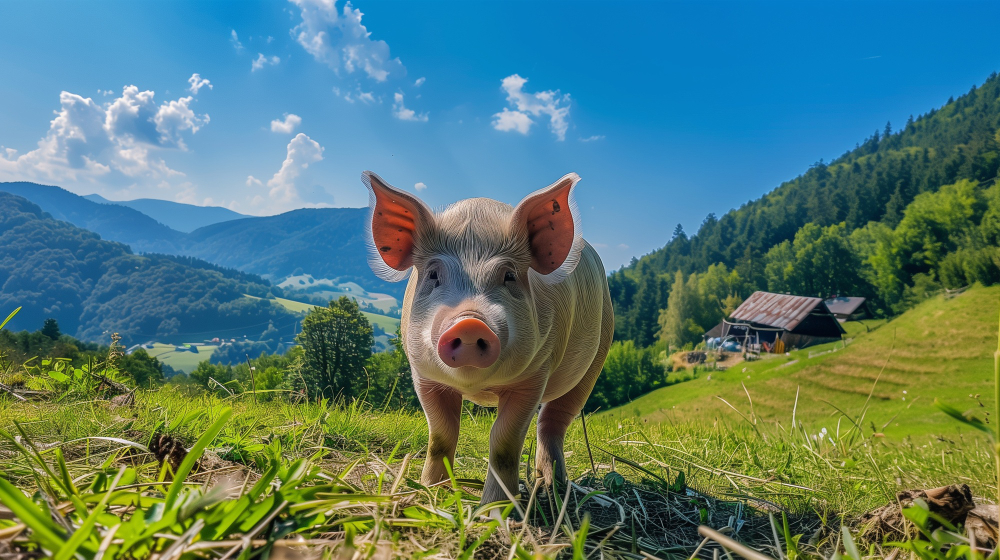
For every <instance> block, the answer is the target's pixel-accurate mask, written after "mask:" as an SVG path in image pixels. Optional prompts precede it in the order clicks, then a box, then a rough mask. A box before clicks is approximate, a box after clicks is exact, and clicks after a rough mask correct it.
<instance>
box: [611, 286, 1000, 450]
mask: <svg viewBox="0 0 1000 560" xmlns="http://www.w3.org/2000/svg"><path fill="white" fill-rule="evenodd" d="M998 305H1000V286H993V287H990V288H983V287H980V286H977V287H974V288H972V289H970V290H968V291H967V292H966V293H964V294H962V295H960V296H958V297H955V298H953V299H945V298H944V296H938V297H935V298H932V299H930V300H928V301H925V302H923V303H921V304H920V305H918V306H917V307H915V308H914V309H911V310H910V311H908V312H906V313H904V314H903V315H901V316H899V317H897V318H896V319H894V320H892V321H890V322H887V323H884V324H882V325H880V326H879V327H878V328H877V329H875V330H873V331H872V332H870V333H865V332H864V329H863V328H858V326H857V325H849V328H851V329H852V330H851V334H852V335H854V336H855V338H854V342H853V343H852V344H850V345H848V346H847V347H846V349H844V348H843V345H842V344H841V343H834V344H827V345H823V346H818V347H813V348H808V349H804V350H799V351H795V352H791V355H790V356H787V357H786V356H778V357H770V359H765V360H761V361H759V362H750V363H744V364H740V365H739V366H737V367H734V368H731V369H730V370H728V371H725V372H713V373H712V374H711V378H710V379H709V375H708V373H707V372H701V373H699V375H698V378H697V379H694V380H691V381H688V382H684V383H680V384H677V385H673V386H670V387H666V388H663V389H658V390H656V391H654V392H652V393H649V394H647V395H644V396H643V397H640V398H638V399H636V400H635V401H633V402H631V403H629V404H627V405H623V406H621V407H619V408H617V409H614V410H612V411H608V412H606V413H605V414H607V415H610V416H635V417H640V418H642V419H643V420H646V421H649V422H668V423H670V422H696V423H701V424H703V425H711V424H712V423H714V422H717V421H720V420H726V421H731V420H733V419H734V418H739V416H738V415H737V414H736V412H734V411H733V409H732V408H731V407H730V406H729V405H727V404H726V403H725V402H723V400H722V399H725V401H728V402H729V403H730V404H732V405H733V406H735V407H736V408H737V409H739V410H740V411H741V412H742V413H743V414H746V415H748V416H749V414H750V412H751V404H750V400H751V399H752V412H753V414H754V415H755V416H756V417H757V418H758V420H759V421H760V422H768V423H774V422H780V423H781V424H782V425H785V426H788V425H791V416H792V410H793V407H795V408H796V410H795V412H796V416H797V418H798V419H799V420H801V421H805V422H807V423H808V424H811V425H815V426H818V427H826V428H827V429H828V431H833V430H835V429H836V428H837V427H838V425H839V426H840V427H841V429H844V428H846V426H847V422H846V420H844V419H843V416H842V414H841V413H840V412H839V411H843V412H846V413H848V414H851V415H857V414H858V413H859V411H860V410H861V409H862V407H863V406H864V403H865V401H866V399H867V398H868V395H869V393H871V394H872V399H873V402H875V403H876V406H874V407H873V408H872V410H871V412H870V413H869V414H868V415H867V416H866V418H865V426H864V427H865V428H867V429H869V432H870V431H871V429H870V428H871V426H872V425H874V427H875V431H878V432H883V433H884V434H885V435H886V436H888V437H890V438H892V439H893V440H894V441H902V438H903V437H905V436H908V435H930V434H952V435H953V434H955V433H956V432H957V431H959V430H962V429H963V427H962V426H961V425H960V424H958V423H955V422H953V421H951V420H950V419H949V418H948V417H947V416H945V415H944V414H943V413H941V412H940V411H939V410H938V409H937V408H935V407H934V405H933V402H934V399H935V398H938V399H941V400H942V401H944V402H947V403H950V404H952V405H953V406H955V407H957V408H959V409H960V410H973V411H983V412H984V411H985V410H987V409H988V407H990V406H992V402H993V396H992V387H993V379H992V377H993V372H992V366H993V364H992V359H991V358H992V354H993V350H994V348H995V346H994V345H995V342H996V337H997V324H996V317H997V311H998ZM834 349H836V351H831V352H826V353H823V352H824V351H827V350H834ZM810 354H811V355H812V356H813V357H812V358H810V357H809V356H810ZM883 367H884V371H883ZM744 368H745V371H744ZM880 372H881V374H880ZM876 381H877V383H876ZM744 387H745V389H744ZM748 393H749V398H748ZM796 394H798V405H797V407H796V406H795V403H796ZM838 409H839V411H838ZM883 427H884V430H883Z"/></svg>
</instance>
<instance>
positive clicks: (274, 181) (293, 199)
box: [246, 132, 332, 212]
mask: <svg viewBox="0 0 1000 560" xmlns="http://www.w3.org/2000/svg"><path fill="white" fill-rule="evenodd" d="M322 160H323V147H322V146H320V145H319V142H316V141H315V140H313V139H312V138H310V137H308V136H306V135H305V134H303V133H301V132H300V133H298V134H297V135H296V136H295V137H294V138H292V140H291V141H290V142H289V143H288V148H287V150H286V156H285V161H283V162H282V163H281V169H279V170H278V172H277V173H275V174H274V176H273V177H271V178H270V179H269V180H268V181H267V189H268V192H267V195H266V196H262V195H260V194H257V195H254V196H253V198H252V199H251V201H250V204H251V206H255V207H258V208H260V207H264V206H266V207H267V210H270V211H279V212H284V211H287V210H291V209H293V208H301V207H303V206H312V207H317V206H328V205H329V204H327V203H326V201H327V200H330V201H332V199H330V196H329V195H328V194H327V193H326V192H325V190H324V189H323V188H322V187H315V188H313V189H312V191H310V192H309V193H307V194H308V195H309V196H308V197H306V196H303V190H302V187H301V185H299V183H300V182H302V181H301V179H302V177H301V175H302V173H303V172H304V171H306V170H307V169H308V168H309V166H310V165H312V164H314V163H316V162H319V161H322ZM246 184H247V186H248V187H255V186H260V181H259V180H258V179H256V178H255V177H254V176H253V175H250V176H248V177H247V181H246Z"/></svg>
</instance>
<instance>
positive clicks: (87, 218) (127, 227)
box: [0, 181, 184, 253]
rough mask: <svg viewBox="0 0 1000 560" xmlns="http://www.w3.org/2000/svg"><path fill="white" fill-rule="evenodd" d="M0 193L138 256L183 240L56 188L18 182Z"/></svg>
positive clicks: (145, 219)
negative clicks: (15, 196) (118, 244)
mask: <svg viewBox="0 0 1000 560" xmlns="http://www.w3.org/2000/svg"><path fill="white" fill-rule="evenodd" d="M0 191H2V192H8V193H11V194H14V195H17V196H20V197H23V198H25V199H27V200H29V201H31V202H32V203H34V204H36V205H38V206H39V207H40V208H41V209H42V210H44V211H45V212H47V213H48V214H50V215H51V216H52V217H53V218H55V219H57V220H61V221H64V222H69V223H71V224H73V225H75V226H77V227H80V228H83V229H86V230H89V231H93V232H95V233H97V234H98V235H100V236H101V237H102V238H103V239H107V240H110V241H119V242H121V243H126V244H128V245H129V246H130V247H132V249H133V250H134V251H136V252H140V253H173V252H175V251H176V249H177V247H178V245H179V243H180V242H181V238H182V237H183V236H184V234H182V233H181V232H179V231H175V230H173V229H170V228H169V227H167V226H165V225H163V224H161V223H159V222H157V221H156V220H154V219H153V218H151V217H149V216H147V215H145V214H143V213H142V212H140V211H138V210H135V209H132V208H127V207H125V206H119V205H115V204H101V203H98V202H94V201H91V200H88V199H87V198H85V197H82V196H77V195H75V194H73V193H71V192H69V191H67V190H65V189H62V188H59V187H50V186H46V185H38V184H36V183H28V182H24V181H17V182H12V183H0Z"/></svg>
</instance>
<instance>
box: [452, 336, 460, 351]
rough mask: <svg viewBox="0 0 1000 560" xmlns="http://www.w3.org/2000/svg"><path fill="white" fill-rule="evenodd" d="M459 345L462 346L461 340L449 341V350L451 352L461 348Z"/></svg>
mask: <svg viewBox="0 0 1000 560" xmlns="http://www.w3.org/2000/svg"><path fill="white" fill-rule="evenodd" d="M461 345H462V339H461V338H456V339H455V340H452V341H451V349H452V350H458V347H459V346H461Z"/></svg>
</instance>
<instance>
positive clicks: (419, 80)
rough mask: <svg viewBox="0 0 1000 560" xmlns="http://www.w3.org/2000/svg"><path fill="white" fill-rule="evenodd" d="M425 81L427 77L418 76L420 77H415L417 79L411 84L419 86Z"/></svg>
mask: <svg viewBox="0 0 1000 560" xmlns="http://www.w3.org/2000/svg"><path fill="white" fill-rule="evenodd" d="M426 81H427V78H424V77H420V78H417V81H415V82H413V85H415V86H417V87H420V86H422V85H424V82H426Z"/></svg>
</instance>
